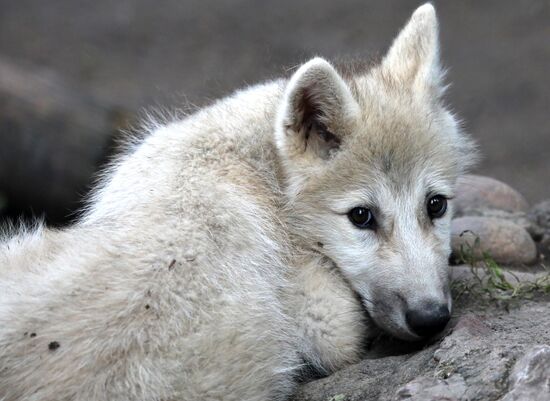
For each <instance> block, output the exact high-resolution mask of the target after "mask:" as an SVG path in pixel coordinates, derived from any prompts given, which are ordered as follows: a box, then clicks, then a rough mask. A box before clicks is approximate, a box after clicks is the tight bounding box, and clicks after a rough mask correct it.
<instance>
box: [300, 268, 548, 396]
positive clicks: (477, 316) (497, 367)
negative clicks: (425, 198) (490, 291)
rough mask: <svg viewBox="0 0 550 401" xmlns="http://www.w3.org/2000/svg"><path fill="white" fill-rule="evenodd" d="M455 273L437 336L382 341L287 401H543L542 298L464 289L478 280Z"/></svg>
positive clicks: (545, 313) (545, 348)
mask: <svg viewBox="0 0 550 401" xmlns="http://www.w3.org/2000/svg"><path fill="white" fill-rule="evenodd" d="M454 269H455V270H459V271H460V274H458V276H459V279H460V283H461V285H460V286H456V287H455V291H454V299H455V307H454V311H453V319H452V320H451V323H450V324H449V327H448V329H447V330H446V332H445V333H444V334H443V335H442V338H440V339H437V340H435V341H432V342H429V343H427V344H416V345H412V344H408V343H401V342H396V341H393V342H392V341H391V340H387V341H384V340H381V341H380V342H379V343H378V344H374V345H373V348H372V349H371V351H370V353H371V357H370V358H368V359H365V360H363V361H362V362H360V363H358V364H356V365H353V366H350V367H348V368H346V369H343V370H341V371H339V372H336V373H335V374H333V375H332V376H329V377H327V378H323V379H320V380H315V381H312V382H310V383H307V384H305V385H303V386H302V387H301V388H300V390H299V392H298V394H297V396H296V397H295V399H294V401H370V400H372V401H375V400H380V401H386V400H409V401H487V400H501V401H512V400H516V401H546V400H549V399H550V376H549V375H548V372H550V320H548V305H549V303H548V301H549V300H550V298H549V296H548V295H543V294H538V295H537V294H529V295H528V297H527V298H526V297H523V298H516V299H508V300H499V299H496V298H491V297H488V298H487V297H484V296H482V295H481V294H480V293H479V292H478V291H477V290H475V291H466V292H464V291H463V289H464V287H462V284H466V283H469V284H468V286H470V285H474V286H475V283H477V281H476V279H475V278H473V277H472V276H471V275H470V274H469V269H468V268H465V267H461V266H458V267H455V268H454ZM523 279H525V280H530V279H532V277H531V276H525V277H523ZM472 280H473V281H472ZM468 288H475V287H468ZM476 288H477V289H480V288H479V287H476ZM371 358H372V359H371Z"/></svg>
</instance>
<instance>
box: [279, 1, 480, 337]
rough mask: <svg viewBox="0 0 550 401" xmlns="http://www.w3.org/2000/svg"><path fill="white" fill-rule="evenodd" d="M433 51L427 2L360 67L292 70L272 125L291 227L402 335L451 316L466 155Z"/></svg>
mask: <svg viewBox="0 0 550 401" xmlns="http://www.w3.org/2000/svg"><path fill="white" fill-rule="evenodd" d="M438 53H439V52H438V28H437V20H436V15H435V11H434V9H433V7H432V6H431V5H430V4H426V5H423V6H421V7H420V8H419V9H418V10H416V11H415V13H414V14H413V16H412V17H411V20H410V21H409V23H408V24H407V25H406V26H405V28H404V29H403V30H402V32H401V33H400V34H399V36H398V37H397V39H396V40H395V41H394V43H393V45H392V46H391V48H390V50H389V52H388V54H387V55H386V56H385V58H384V59H383V60H382V62H381V63H380V64H379V65H377V66H375V67H372V68H371V69H370V70H369V71H367V72H365V73H357V74H355V75H353V76H348V75H346V76H342V75H340V74H339V73H338V72H337V71H336V70H335V68H333V67H332V66H331V64H329V63H328V62H327V61H325V60H323V59H320V58H315V59H313V60H311V61H309V62H307V63H306V64H304V65H303V66H302V67H301V68H299V69H298V71H296V73H295V74H294V75H293V76H292V78H291V79H290V81H289V82H288V85H287V88H286V92H285V95H284V98H283V101H282V103H281V106H280V110H279V114H278V119H277V127H276V139H277V146H278V150H279V153H280V156H281V158H282V160H283V164H284V168H285V173H286V180H287V186H286V192H287V195H288V198H289V205H290V207H291V208H292V211H293V213H292V218H291V222H290V224H291V225H292V226H293V229H294V231H295V233H296V234H297V235H299V236H300V237H301V238H303V240H304V241H307V243H308V244H309V245H310V246H311V247H313V248H316V249H318V250H319V251H320V252H322V253H323V254H325V255H326V256H327V257H328V258H330V259H332V260H333V261H334V262H335V264H336V265H337V266H338V267H339V269H340V270H341V271H342V273H343V275H344V276H345V277H346V278H347V280H348V281H349V282H350V284H351V286H352V287H353V288H354V289H355V291H356V292H357V293H358V294H359V295H360V296H361V298H362V299H363V302H364V305H365V307H366V309H367V310H368V312H369V314H370V315H371V317H372V318H373V319H374V321H375V322H376V323H377V324H378V325H379V326H380V327H382V328H383V329H385V330H386V331H388V332H390V333H392V334H394V335H396V336H398V337H401V338H405V339H417V338H419V337H425V336H429V335H432V334H435V333H436V332H438V331H439V330H441V329H442V328H443V327H444V326H445V324H446V323H447V321H448V320H449V317H450V310H451V296H450V291H449V279H448V263H447V261H448V256H449V253H450V233H449V229H450V227H449V226H450V219H451V213H452V208H453V207H452V206H453V205H452V199H453V196H454V193H453V191H454V185H455V181H456V178H457V176H459V175H460V174H461V173H462V172H463V171H464V170H465V169H466V168H467V167H468V166H469V165H470V164H471V161H472V158H473V157H472V156H473V154H474V153H475V152H474V151H475V149H474V145H473V144H472V142H471V141H470V140H469V139H468V138H467V137H465V136H464V134H463V133H461V132H460V129H459V127H458V124H457V122H456V120H455V118H454V117H453V115H452V114H451V113H450V112H449V111H448V110H447V109H446V108H445V107H444V105H443V103H442V101H441V96H442V94H443V91H444V85H443V83H442V75H443V73H442V69H441V66H440V64H439V58H438Z"/></svg>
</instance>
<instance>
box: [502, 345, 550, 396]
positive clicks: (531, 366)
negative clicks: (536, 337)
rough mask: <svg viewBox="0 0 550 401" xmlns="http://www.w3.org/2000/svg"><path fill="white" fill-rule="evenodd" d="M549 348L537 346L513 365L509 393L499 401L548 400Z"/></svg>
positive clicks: (549, 390)
mask: <svg viewBox="0 0 550 401" xmlns="http://www.w3.org/2000/svg"><path fill="white" fill-rule="evenodd" d="M549 372H550V346H548V345H537V346H535V347H533V348H531V349H530V350H529V351H527V352H526V353H525V355H524V356H523V357H522V358H521V359H519V360H518V361H517V362H516V364H515V365H514V369H513V370H512V374H511V376H510V386H509V388H510V391H509V392H508V394H506V395H505V396H504V397H503V398H502V399H501V401H516V400H529V401H548V400H550V375H549Z"/></svg>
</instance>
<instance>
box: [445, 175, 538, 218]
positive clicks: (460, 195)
mask: <svg viewBox="0 0 550 401" xmlns="http://www.w3.org/2000/svg"><path fill="white" fill-rule="evenodd" d="M454 207H455V208H454V211H455V216H457V217H459V216H466V215H469V212H470V211H471V210H483V209H497V210H505V211H508V212H526V211H527V209H528V207H529V205H528V203H527V201H526V200H525V198H524V197H523V195H521V194H520V193H519V192H518V191H516V190H515V189H513V188H512V187H510V186H509V185H507V184H505V183H503V182H501V181H498V180H495V179H494V178H490V177H484V176H480V175H464V176H462V177H460V178H459V179H458V181H457V186H456V197H455V200H454Z"/></svg>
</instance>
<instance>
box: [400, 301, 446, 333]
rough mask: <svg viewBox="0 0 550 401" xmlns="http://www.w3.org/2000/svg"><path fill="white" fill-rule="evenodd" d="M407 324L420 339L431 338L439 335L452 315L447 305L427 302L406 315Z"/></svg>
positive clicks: (410, 310)
mask: <svg viewBox="0 0 550 401" xmlns="http://www.w3.org/2000/svg"><path fill="white" fill-rule="evenodd" d="M405 318H406V319H407V324H408V325H409V327H410V328H411V330H412V331H413V332H414V333H415V334H417V335H419V336H420V337H431V336H433V335H434V334H437V333H439V332H440V331H441V330H443V328H444V327H445V326H446V325H447V323H448V322H449V319H450V318H451V314H450V312H449V308H448V307H447V305H446V304H437V303H434V302H427V303H425V304H424V305H423V306H422V307H420V308H417V309H409V310H408V311H407V313H406V314H405Z"/></svg>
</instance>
